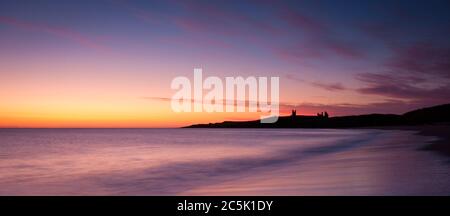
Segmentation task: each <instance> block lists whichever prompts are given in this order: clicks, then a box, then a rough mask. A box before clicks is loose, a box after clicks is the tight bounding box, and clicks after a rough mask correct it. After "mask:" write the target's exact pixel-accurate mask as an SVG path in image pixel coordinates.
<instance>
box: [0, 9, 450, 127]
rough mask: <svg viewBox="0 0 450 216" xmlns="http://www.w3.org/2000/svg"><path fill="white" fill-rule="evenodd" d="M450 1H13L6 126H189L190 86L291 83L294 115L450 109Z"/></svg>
mask: <svg viewBox="0 0 450 216" xmlns="http://www.w3.org/2000/svg"><path fill="white" fill-rule="evenodd" d="M448 11H450V1H437V0H434V1H433V0H432V1H425V0H422V1H413V0H405V1H401V0H395V1H392V0H387V1H382V0H379V1H378V0H377V1H375V0H366V1H361V0H357V1H356V0H355V1H350V0H342V1H266V0H260V1H258V0H251V1H242V0H239V1H173V0H169V1H150V0H148V1H122V0H95V1H87V0H78V1H57V0H51V1H49V0H40V1H31V0H20V1H17V0H11V1H10V0H0V127H33V128H34V127H179V126H185V125H190V124H193V123H207V122H221V121H225V120H248V119H257V118H258V116H259V115H258V113H175V112H173V111H172V109H171V106H170V100H169V99H170V98H171V97H172V95H173V94H174V93H175V91H174V90H172V89H171V88H170V84H171V81H172V79H174V78H175V77H177V76H186V77H190V78H192V77H193V70H194V68H202V69H203V75H204V76H218V77H220V78H225V77H227V76H233V77H236V76H242V77H248V76H256V77H259V76H268V77H273V76H277V77H280V105H281V112H282V114H288V113H289V112H290V110H291V109H297V113H298V114H301V115H311V114H315V113H317V112H321V111H327V112H328V113H329V114H330V115H331V116H339V115H356V114H366V113H397V114H401V113H404V112H406V111H409V110H411V109H415V108H420V107H426V106H432V105H437V104H442V103H448V102H449V101H450V40H449V39H448V38H449V35H450V13H448Z"/></svg>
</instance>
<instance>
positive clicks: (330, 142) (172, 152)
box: [0, 129, 450, 196]
mask: <svg viewBox="0 0 450 216" xmlns="http://www.w3.org/2000/svg"><path fill="white" fill-rule="evenodd" d="M435 139H437V137H429V136H422V135H418V134H417V132H415V131H411V130H384V129H383V130H381V129H0V195H282V196H284V195H450V163H449V160H448V158H447V157H445V156H442V155H440V154H437V153H435V152H432V151H426V150H423V148H424V146H426V145H429V144H430V142H432V141H433V140H435Z"/></svg>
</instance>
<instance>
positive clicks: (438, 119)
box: [185, 104, 450, 128]
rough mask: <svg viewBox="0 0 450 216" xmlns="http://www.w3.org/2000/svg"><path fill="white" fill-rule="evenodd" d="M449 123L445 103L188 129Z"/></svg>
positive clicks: (208, 125) (447, 105)
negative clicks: (405, 109) (402, 110)
mask: <svg viewBox="0 0 450 216" xmlns="http://www.w3.org/2000/svg"><path fill="white" fill-rule="evenodd" d="M442 122H450V104H443V105H438V106H433V107H428V108H422V109H417V110H413V111H410V112H407V113H405V114H402V115H396V114H367V115H352V116H337V117H329V116H328V113H327V112H325V113H321V114H320V113H318V114H317V116H305V115H296V111H295V110H293V112H292V115H290V116H280V117H279V118H278V121H277V122H275V123H268V124H263V123H260V120H254V121H225V122H221V123H209V124H196V125H190V126H187V127H185V128H359V127H380V126H413V125H423V124H431V123H442Z"/></svg>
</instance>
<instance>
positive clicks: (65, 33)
mask: <svg viewBox="0 0 450 216" xmlns="http://www.w3.org/2000/svg"><path fill="white" fill-rule="evenodd" d="M0 23H1V24H5V25H8V26H13V27H17V28H20V29H25V30H29V31H36V32H43V33H47V34H51V35H54V36H57V37H61V38H64V39H67V40H70V41H73V42H76V43H78V44H80V45H82V46H84V47H88V48H90V49H94V50H98V51H106V50H107V48H106V47H105V46H102V45H100V44H98V43H96V42H95V41H94V40H92V39H90V38H88V37H86V36H84V35H82V34H81V33H79V32H76V31H73V30H70V29H68V28H63V27H53V26H49V25H45V24H40V23H39V24H38V23H34V22H28V21H23V20H19V19H16V18H12V17H6V16H0Z"/></svg>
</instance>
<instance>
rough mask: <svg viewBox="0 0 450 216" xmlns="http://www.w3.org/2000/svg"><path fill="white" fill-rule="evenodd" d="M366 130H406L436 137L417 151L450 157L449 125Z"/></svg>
mask: <svg viewBox="0 0 450 216" xmlns="http://www.w3.org/2000/svg"><path fill="white" fill-rule="evenodd" d="M360 129H362V128H360ZM367 129H382V130H408V131H416V132H417V134H418V135H421V136H431V137H436V138H437V140H434V141H432V142H430V143H427V145H426V146H424V147H423V148H421V149H418V150H426V151H435V152H436V153H438V154H441V155H443V156H447V157H450V124H434V125H415V126H387V127H369V128H367Z"/></svg>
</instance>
